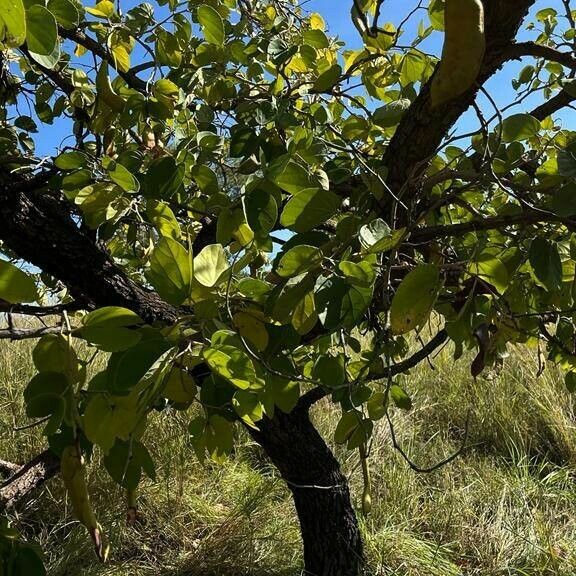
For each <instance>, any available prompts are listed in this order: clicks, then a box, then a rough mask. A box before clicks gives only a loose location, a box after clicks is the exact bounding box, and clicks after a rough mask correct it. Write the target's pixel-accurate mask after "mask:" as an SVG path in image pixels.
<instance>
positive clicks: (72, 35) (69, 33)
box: [58, 26, 146, 93]
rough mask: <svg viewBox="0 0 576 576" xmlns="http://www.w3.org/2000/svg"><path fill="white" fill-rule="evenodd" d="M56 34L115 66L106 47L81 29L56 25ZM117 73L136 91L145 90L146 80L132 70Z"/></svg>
mask: <svg viewBox="0 0 576 576" xmlns="http://www.w3.org/2000/svg"><path fill="white" fill-rule="evenodd" d="M58 34H59V35H60V36H62V38H66V39H67V40H72V41H73V42H76V44H80V46H83V47H84V48H86V50H88V51H90V52H92V54H95V55H96V56H99V57H100V58H101V59H102V60H104V61H106V62H108V64H110V65H111V66H114V68H116V62H115V60H114V57H113V56H112V54H110V52H109V51H108V50H107V49H106V47H105V45H103V44H101V43H100V42H98V41H97V40H94V39H93V38H90V36H87V35H86V34H85V33H84V32H83V31H82V30H78V29H69V28H64V27H63V26H58ZM117 72H118V75H119V76H120V77H121V78H122V79H123V80H124V81H125V82H126V84H128V86H130V88H134V90H138V92H144V93H145V92H146V82H144V80H141V79H140V78H138V76H136V74H134V72H133V71H132V70H128V71H127V72H122V71H120V70H117Z"/></svg>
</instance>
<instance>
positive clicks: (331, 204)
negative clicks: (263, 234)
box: [280, 188, 341, 232]
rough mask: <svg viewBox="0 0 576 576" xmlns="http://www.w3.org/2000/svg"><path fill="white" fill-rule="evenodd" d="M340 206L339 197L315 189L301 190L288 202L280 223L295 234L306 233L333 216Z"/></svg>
mask: <svg viewBox="0 0 576 576" xmlns="http://www.w3.org/2000/svg"><path fill="white" fill-rule="evenodd" d="M340 204H341V200H340V197H339V196H337V195H336V194H334V193H333V192H329V191H327V190H319V189H317V188H309V189H307V190H302V191H301V192H298V194H296V195H294V196H293V197H292V198H291V199H290V200H289V201H288V203H287V204H286V206H285V207H284V210H283V211H282V216H281V217H280V222H281V224H282V225H283V226H284V227H285V228H289V229H290V230H294V231H295V232H308V231H309V230H312V229H313V228H315V227H316V226H318V225H319V224H322V223H324V222H326V220H328V219H329V218H331V217H332V216H334V214H335V213H336V212H337V211H338V208H340Z"/></svg>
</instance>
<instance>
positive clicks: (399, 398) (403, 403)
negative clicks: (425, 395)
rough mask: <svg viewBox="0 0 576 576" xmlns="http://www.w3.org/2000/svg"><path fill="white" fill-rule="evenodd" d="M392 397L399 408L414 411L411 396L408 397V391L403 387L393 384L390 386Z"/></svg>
mask: <svg viewBox="0 0 576 576" xmlns="http://www.w3.org/2000/svg"><path fill="white" fill-rule="evenodd" d="M390 396H391V397H392V400H393V401H394V404H396V406H398V408H400V409H402V410H411V409H412V400H411V398H410V396H408V394H406V391H405V390H404V389H403V388H402V387H401V386H398V384H392V386H390Z"/></svg>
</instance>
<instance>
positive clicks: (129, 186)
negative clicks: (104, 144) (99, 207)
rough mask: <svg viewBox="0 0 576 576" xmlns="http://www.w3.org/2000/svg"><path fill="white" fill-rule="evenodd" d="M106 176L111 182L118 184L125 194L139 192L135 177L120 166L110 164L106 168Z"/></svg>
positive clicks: (113, 163) (138, 184)
mask: <svg viewBox="0 0 576 576" xmlns="http://www.w3.org/2000/svg"><path fill="white" fill-rule="evenodd" d="M108 175H109V176H110V180H112V182H114V183H116V184H118V186H120V188H122V190H124V191H125V192H132V193H137V192H139V191H140V182H138V180H137V179H136V177H135V176H134V175H133V174H132V173H131V172H130V171H129V170H128V169H127V168H126V167H125V166H122V164H118V163H117V162H112V163H111V164H110V166H108Z"/></svg>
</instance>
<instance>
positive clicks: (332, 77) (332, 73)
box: [314, 64, 342, 92]
mask: <svg viewBox="0 0 576 576" xmlns="http://www.w3.org/2000/svg"><path fill="white" fill-rule="evenodd" d="M341 75H342V68H341V67H340V66H339V65H338V64H334V65H333V66H330V68H328V70H326V71H325V72H323V73H322V74H320V76H318V78H317V79H316V82H314V91H315V92H328V91H329V90H331V89H332V88H333V87H334V85H335V84H336V83H337V82H338V80H339V79H340V76H341Z"/></svg>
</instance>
